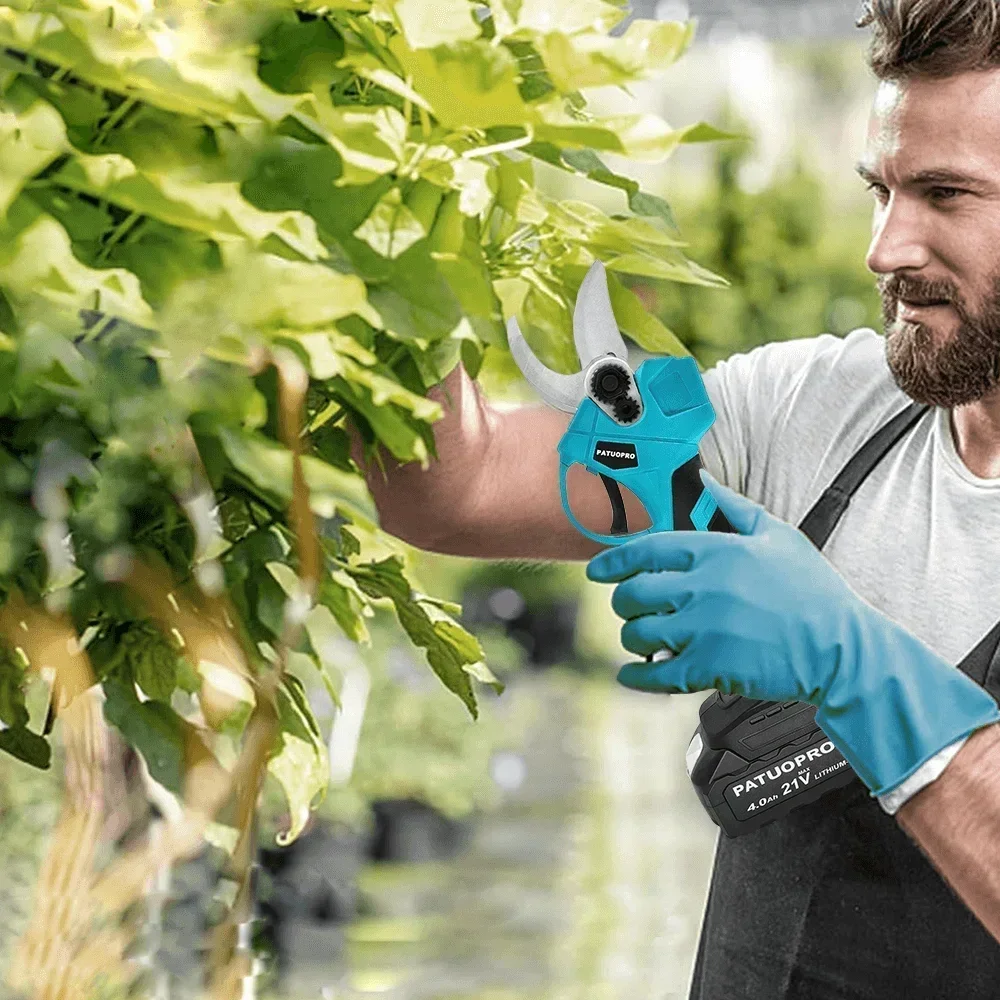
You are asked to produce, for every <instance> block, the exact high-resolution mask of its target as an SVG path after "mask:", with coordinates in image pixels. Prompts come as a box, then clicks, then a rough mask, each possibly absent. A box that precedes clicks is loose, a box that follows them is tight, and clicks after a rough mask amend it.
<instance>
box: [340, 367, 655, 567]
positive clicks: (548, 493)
mask: <svg viewBox="0 0 1000 1000" xmlns="http://www.w3.org/2000/svg"><path fill="white" fill-rule="evenodd" d="M429 395H430V396H431V397H432V398H433V399H436V400H437V401H438V402H439V403H440V404H441V405H442V407H443V408H444V411H445V415H444V417H443V418H442V419H441V420H439V421H437V422H436V423H435V424H434V425H433V426H434V439H435V442H436V444H437V452H438V458H437V460H436V461H435V460H433V459H432V461H431V465H430V468H429V469H428V470H427V471H424V470H422V469H421V468H420V466H419V465H418V464H417V463H414V462H411V463H407V464H405V465H400V464H399V463H398V462H397V461H396V460H395V459H394V458H393V457H392V456H391V455H389V454H387V453H386V452H384V451H383V452H382V458H383V461H384V464H385V473H386V474H385V475H384V476H383V474H382V471H381V470H380V469H379V468H378V466H377V465H376V464H375V463H374V462H372V463H369V464H367V465H366V464H365V463H364V461H363V460H362V458H361V443H360V440H359V439H358V438H357V437H355V438H354V444H353V447H352V450H351V454H352V457H353V458H354V460H355V462H357V463H358V465H359V466H360V467H361V468H362V470H363V472H364V475H365V479H366V481H367V483H368V488H369V489H370V490H371V493H372V497H373V498H374V500H375V505H376V507H377V508H378V511H379V517H380V520H381V524H382V527H383V528H384V529H385V530H386V531H388V532H389V533H390V534H393V535H396V536H397V537H399V538H402V539H403V540H404V541H406V542H409V543H410V544H411V545H415V546H417V547H418V548H422V549H429V550H431V551H434V552H444V553H448V554H451V555H461V556H476V557H479V558H483V559H513V558H521V559H589V558H590V557H591V556H593V555H594V554H596V553H597V552H599V551H600V550H601V549H602V547H603V546H601V545H599V544H597V543H595V542H592V541H590V540H588V539H587V538H586V537H584V536H583V535H581V534H580V533H579V532H577V531H576V530H575V529H574V528H573V526H572V525H571V524H570V522H569V520H568V519H567V518H566V514H565V513H564V511H563V509H562V504H561V502H560V498H559V455H558V453H557V451H556V446H557V445H558V443H559V439H560V438H561V437H562V435H563V433H564V432H565V430H566V427H567V425H568V424H569V420H570V415H569V414H567V413H563V412H561V411H559V410H554V409H552V408H550V407H548V406H525V407H520V408H518V409H514V410H507V411H499V410H496V409H494V408H493V407H491V406H490V404H489V402H488V401H487V400H486V398H485V397H484V396H483V394H482V391H481V390H480V388H479V386H478V385H477V384H476V383H475V382H473V380H472V379H470V378H469V376H468V374H467V373H466V371H465V369H464V368H463V367H462V365H461V364H459V365H458V366H456V368H455V369H454V370H453V371H452V372H451V374H450V375H448V377H447V378H446V379H445V380H444V382H443V383H442V385H441V386H439V387H436V388H434V389H432V390H431V392H430V393H429ZM449 397H450V399H449ZM584 478H586V482H584V483H582V484H581V486H580V499H579V501H578V500H576V499H574V512H576V513H577V516H578V517H579V518H580V520H581V521H582V522H583V523H584V524H591V523H593V524H600V523H604V522H603V521H602V518H608V523H609V524H610V515H608V514H607V511H609V510H610V506H609V502H608V498H607V494H606V493H605V491H604V488H603V486H602V484H601V482H600V480H599V479H597V478H596V477H584ZM625 502H626V509H627V511H628V513H629V515H630V523H638V521H639V520H641V514H640V512H639V511H638V510H637V509H636V507H635V502H634V501H633V500H632V498H631V497H630V496H626V497H625ZM633 518H634V520H633Z"/></svg>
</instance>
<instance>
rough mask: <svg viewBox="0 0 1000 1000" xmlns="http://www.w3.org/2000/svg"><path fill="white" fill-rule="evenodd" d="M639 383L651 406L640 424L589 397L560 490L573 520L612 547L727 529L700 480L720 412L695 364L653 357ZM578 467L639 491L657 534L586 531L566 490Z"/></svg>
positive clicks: (565, 450)
mask: <svg viewBox="0 0 1000 1000" xmlns="http://www.w3.org/2000/svg"><path fill="white" fill-rule="evenodd" d="M634 377H635V384H636V388H637V390H638V392H639V396H640V397H641V399H642V404H643V412H642V414H641V415H640V416H639V418H638V419H637V420H635V421H634V422H632V423H630V424H625V425H622V424H619V423H618V422H617V421H615V420H613V419H612V418H611V417H610V416H608V415H607V414H606V413H605V412H604V411H603V410H602V409H601V407H600V406H598V405H597V403H596V402H594V400H593V399H591V398H590V397H589V396H587V397H585V398H584V399H583V401H582V402H581V403H580V405H579V407H578V408H577V410H576V413H575V414H574V416H573V419H572V421H571V422H570V425H569V427H568V428H567V430H566V433H565V434H564V435H563V436H562V439H561V440H560V441H559V458H560V475H559V490H560V495H561V498H562V505H563V510H565V512H566V516H567V517H568V518H569V520H570V522H571V523H572V525H573V527H574V528H576V530H577V531H579V532H580V533H581V534H583V535H586V536H587V537H588V538H591V539H593V540H594V541H596V542H601V543H603V544H605V545H618V544H621V543H622V542H624V541H627V540H628V539H630V538H636V537H638V536H639V535H645V534H650V533H652V532H654V531H672V530H676V529H681V530H683V529H687V530H692V529H693V530H695V531H708V530H720V529H721V530H726V528H725V527H722V524H721V523H720V522H724V521H725V519H724V518H723V516H722V513H721V511H719V510H718V505H717V504H716V502H715V498H714V497H713V496H712V494H711V493H709V492H708V490H706V489H705V487H704V485H703V484H702V482H701V477H700V476H699V474H698V472H699V470H700V468H701V460H700V458H699V455H698V443H699V442H700V441H701V439H702V437H703V436H704V434H705V432H706V431H707V430H708V429H709V428H710V427H711V426H712V424H713V423H714V421H715V410H714V409H713V408H712V403H711V401H710V400H709V398H708V392H707V391H706V389H705V384H704V382H703V381H702V378H701V373H700V372H699V371H698V365H697V363H696V362H695V360H694V358H690V357H687V358H675V357H662V358H649V359H647V360H646V361H643V362H642V364H641V365H639V367H638V368H637V369H636V371H635V373H634ZM574 464H579V465H582V466H583V467H584V468H586V469H587V470H588V471H589V472H592V473H594V474H595V475H600V476H604V477H607V478H610V479H613V480H615V481H616V482H618V483H620V484H621V485H622V486H624V487H626V488H627V489H629V490H631V491H632V493H634V494H635V496H636V497H638V499H639V500H640V501H641V503H642V504H643V506H644V507H645V508H646V512H647V513H648V514H649V518H650V521H651V524H650V527H648V528H646V529H644V530H642V531H636V532H629V533H628V534H624V535H623V534H598V533H596V532H593V531H590V530H588V529H587V528H585V527H584V526H583V525H582V524H581V523H580V522H579V520H578V519H577V518H576V517H575V515H574V514H573V511H572V509H571V508H570V504H569V497H568V494H567V489H566V476H567V473H568V472H569V469H570V467H571V466H572V465H574ZM609 494H610V489H609ZM619 495H620V494H619ZM728 530H732V529H731V528H730V529H728Z"/></svg>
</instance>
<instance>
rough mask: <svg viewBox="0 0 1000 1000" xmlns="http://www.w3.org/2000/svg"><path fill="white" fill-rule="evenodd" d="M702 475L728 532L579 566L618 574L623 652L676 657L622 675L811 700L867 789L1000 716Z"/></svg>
mask: <svg viewBox="0 0 1000 1000" xmlns="http://www.w3.org/2000/svg"><path fill="white" fill-rule="evenodd" d="M702 478H703V480H704V482H705V485H706V486H707V487H708V488H709V490H710V491H711V492H712V494H713V495H714V496H715V499H716V500H717V502H718V504H719V507H720V508H721V509H722V512H723V513H724V514H725V515H726V517H728V518H729V521H730V522H731V524H732V525H733V527H734V528H735V529H736V530H737V531H738V532H739V534H738V535H734V534H725V533H721V532H702V531H672V532H659V533H656V534H650V535H644V536H642V537H641V538H636V539H633V540H631V541H628V542H625V543H623V544H622V545H619V546H616V547H614V548H610V549H606V550H605V551H604V552H602V553H600V555H597V556H595V557H594V558H593V559H592V560H591V561H590V563H589V564H588V566H587V576H588V577H590V579H591V580H596V581H599V582H602V583H610V582H614V581H619V580H620V581H623V582H621V583H619V584H618V586H617V587H616V588H615V590H614V594H613V595H612V599H611V605H612V607H613V608H614V610H615V612H616V613H617V614H619V615H620V616H621V617H622V618H625V619H627V621H626V623H625V625H624V626H623V627H622V645H623V646H624V647H625V648H626V649H628V650H630V651H631V652H633V653H637V654H640V655H648V654H650V653H653V652H655V651H657V650H662V649H664V648H668V649H671V650H673V651H674V652H675V654H676V655H675V656H674V657H673V658H671V659H667V660H660V661H657V662H654V663H630V664H628V665H627V666H625V667H623V668H622V669H621V671H620V673H619V675H618V679H619V680H620V681H621V683H622V684H624V685H626V686H627V687H630V688H636V689H638V690H640V691H661V692H680V691H699V690H706V689H709V688H716V689H718V690H719V691H721V692H723V693H724V694H741V695H746V696H748V697H750V698H761V699H767V700H775V701H790V700H796V701H807V702H811V703H812V704H814V705H816V706H817V712H816V721H817V722H818V723H819V725H820V726H821V727H822V728H823V731H824V732H825V733H826V734H827V735H828V736H829V737H830V739H831V740H833V742H834V744H836V746H837V749H839V750H840V752H841V753H842V754H843V755H844V756H845V757H846V758H847V760H848V762H849V763H850V765H851V766H852V767H853V768H854V770H855V772H856V773H857V774H858V776H859V777H860V778H861V780H862V781H864V783H865V784H866V785H867V786H868V787H869V788H870V789H871V791H872V794H874V795H884V794H885V793H887V792H889V791H891V790H892V789H893V788H895V787H896V786H897V785H899V784H900V783H901V782H903V781H904V780H905V779H906V778H908V777H909V776H910V775H911V774H912V773H913V772H914V771H916V770H917V768H918V767H920V765H921V764H923V763H924V762H925V761H927V760H929V759H930V758H931V757H933V756H934V754H936V753H937V752H938V751H939V750H941V749H943V748H944V747H946V746H948V745H949V744H950V743H953V742H954V741H955V740H957V739H959V738H960V737H962V736H965V735H968V734H969V733H971V732H972V731H973V730H976V729H979V728H980V727H982V726H985V725H989V724H990V723H992V722H996V721H998V719H1000V710H998V708H997V704H996V702H995V701H994V700H993V698H992V697H991V696H990V695H989V694H987V692H986V691H985V690H984V689H983V688H981V687H980V686H979V685H978V684H976V683H975V682H974V681H973V680H971V679H970V678H968V677H966V676H965V674H963V673H962V672H961V671H960V670H958V669H957V668H955V667H954V666H952V665H951V664H949V663H948V662H946V661H945V660H943V659H942V658H941V657H940V656H938V655H937V654H936V653H935V652H934V651H933V650H931V649H930V648H929V647H928V646H926V645H925V644H924V643H923V642H921V641H920V640H919V639H917V637H916V636H914V635H912V634H911V633H910V632H908V631H907V630H906V629H904V628H902V627H901V626H899V625H897V624H896V623H895V622H894V621H892V619H890V618H888V617H886V616H885V615H884V614H882V613H881V612H879V611H877V610H876V609H875V608H873V607H872V606H871V605H870V604H868V603H867V602H866V601H864V600H863V599H862V598H861V597H859V596H858V595H857V594H855V593H854V591H852V590H851V588H850V587H849V586H848V585H847V583H846V582H845V581H844V579H843V578H842V577H841V576H840V574H839V573H837V571H836V570H835V569H834V568H833V566H832V565H831V564H830V563H829V562H828V561H827V560H826V559H825V558H824V557H823V555H822V554H821V553H820V552H819V551H818V550H817V549H816V548H815V546H814V545H813V544H812V543H811V542H810V541H809V539H808V538H806V536H805V535H804V534H802V532H800V531H799V530H798V529H797V528H794V527H792V526H791V525H789V524H786V523H785V522H784V521H780V520H778V519H777V518H775V517H772V516H771V515H770V514H768V513H767V511H765V510H764V508H763V507H760V506H758V505H757V504H755V503H752V502H751V501H749V500H747V499H746V498H745V497H741V496H740V495H739V494H737V493H734V492H733V491H732V490H730V489H727V488H726V487H724V486H721V485H720V484H718V483H716V482H715V480H713V479H712V478H711V477H710V476H708V475H707V474H705V473H703V474H702ZM876 558H877V555H876Z"/></svg>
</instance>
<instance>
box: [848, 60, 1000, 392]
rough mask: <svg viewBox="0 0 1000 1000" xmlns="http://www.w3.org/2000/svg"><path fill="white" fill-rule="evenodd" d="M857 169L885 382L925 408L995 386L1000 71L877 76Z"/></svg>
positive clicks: (999, 308)
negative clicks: (867, 203)
mask: <svg viewBox="0 0 1000 1000" xmlns="http://www.w3.org/2000/svg"><path fill="white" fill-rule="evenodd" d="M858 172H859V173H860V174H861V176H862V177H863V178H864V179H865V180H866V181H867V182H868V183H869V186H870V187H871V189H872V191H873V192H874V194H875V214H874V218H873V222H872V243H871V246H870V248H869V250H868V257H867V264H868V267H869V268H870V269H871V270H872V271H873V272H875V273H876V274H877V275H878V276H879V277H878V287H879V292H880V293H881V295H882V309H883V315H884V318H885V334H886V356H887V359H888V362H889V367H890V368H891V370H892V373H893V376H894V377H895V379H896V381H897V382H898V383H899V385H900V387H901V388H902V389H903V390H904V391H905V392H906V393H907V394H908V395H909V396H911V397H912V398H913V399H915V400H917V401H918V402H923V403H930V404H933V405H936V406H945V407H955V406H962V405H964V404H967V403H971V402H974V401H976V400H979V399H982V398H983V397H984V396H986V395H987V394H988V393H991V392H992V391H993V390H996V392H995V393H994V394H995V395H1000V389H998V388H997V387H998V386H1000V70H989V71H987V72H982V73H963V74H960V75H958V76H954V77H949V78H947V79H944V80H931V79H924V78H915V79H913V80H909V81H905V82H900V83H882V84H881V85H880V86H879V89H878V92H877V93H876V96H875V102H874V105H873V108H872V114H871V118H870V120H869V127H868V139H867V144H866V148H865V156H864V159H863V160H862V162H861V163H860V164H859V165H858Z"/></svg>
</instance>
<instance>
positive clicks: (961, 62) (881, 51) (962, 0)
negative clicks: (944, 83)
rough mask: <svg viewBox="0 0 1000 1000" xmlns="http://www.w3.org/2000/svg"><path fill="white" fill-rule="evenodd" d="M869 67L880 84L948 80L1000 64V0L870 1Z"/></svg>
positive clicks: (865, 21) (866, 23) (864, 17)
mask: <svg viewBox="0 0 1000 1000" xmlns="http://www.w3.org/2000/svg"><path fill="white" fill-rule="evenodd" d="M858 27H859V28H864V27H870V28H871V29H872V32H873V35H872V41H871V47H870V49H869V51H868V63H869V65H870V66H871V68H872V72H873V73H874V74H875V75H876V76H877V77H878V78H879V79H880V80H900V79H906V78H908V77H912V76H930V77H946V76H954V75H956V74H958V73H965V72H967V71H970V70H984V69H991V68H993V67H997V66H1000V3H998V0H866V2H865V4H864V8H863V11H862V14H861V17H860V18H859V20H858Z"/></svg>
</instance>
